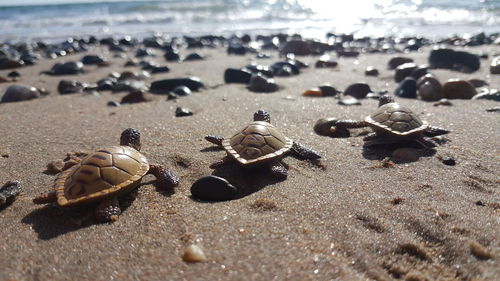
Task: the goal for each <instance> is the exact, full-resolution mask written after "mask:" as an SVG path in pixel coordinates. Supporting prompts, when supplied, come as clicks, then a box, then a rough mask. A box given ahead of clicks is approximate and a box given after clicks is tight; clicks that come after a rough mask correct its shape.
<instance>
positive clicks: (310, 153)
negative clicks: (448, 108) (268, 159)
mask: <svg viewBox="0 0 500 281" xmlns="http://www.w3.org/2000/svg"><path fill="white" fill-rule="evenodd" d="M292 150H293V151H294V152H295V153H297V154H298V155H300V156H302V157H304V158H306V159H311V160H314V159H319V158H321V155H319V154H318V153H317V152H316V151H314V150H313V149H311V148H309V147H307V146H305V145H303V144H301V143H299V142H296V141H294V142H293V145H292Z"/></svg>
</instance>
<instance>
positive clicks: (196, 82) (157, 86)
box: [151, 77, 204, 94]
mask: <svg viewBox="0 0 500 281" xmlns="http://www.w3.org/2000/svg"><path fill="white" fill-rule="evenodd" d="M178 86H186V87H188V88H189V89H191V91H198V89H200V88H203V87H204V85H203V83H202V82H201V81H200V79H199V78H196V77H190V78H173V79H165V80H158V81H154V82H153V83H151V92H152V93H155V94H168V93H169V92H170V91H172V90H173V89H175V88H176V87H178Z"/></svg>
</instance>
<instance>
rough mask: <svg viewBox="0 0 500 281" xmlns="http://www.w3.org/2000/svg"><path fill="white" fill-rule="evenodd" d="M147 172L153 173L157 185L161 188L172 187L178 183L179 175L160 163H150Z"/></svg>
mask: <svg viewBox="0 0 500 281" xmlns="http://www.w3.org/2000/svg"><path fill="white" fill-rule="evenodd" d="M148 174H153V175H154V176H155V177H156V180H157V186H158V187H160V188H163V189H168V188H172V187H174V186H176V185H178V184H179V181H180V180H179V177H177V176H176V175H175V174H174V173H173V172H172V171H170V170H168V169H166V168H164V167H163V166H160V165H150V166H149V171H148Z"/></svg>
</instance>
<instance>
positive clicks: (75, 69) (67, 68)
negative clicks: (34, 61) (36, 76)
mask: <svg viewBox="0 0 500 281" xmlns="http://www.w3.org/2000/svg"><path fill="white" fill-rule="evenodd" d="M83 71H84V70H83V63H81V62H79V61H76V62H75V61H70V62H65V63H56V64H55V65H54V66H52V68H51V69H50V70H49V71H46V72H43V73H45V74H50V75H74V74H79V73H83Z"/></svg>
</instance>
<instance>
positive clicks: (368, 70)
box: [365, 66, 379, 76]
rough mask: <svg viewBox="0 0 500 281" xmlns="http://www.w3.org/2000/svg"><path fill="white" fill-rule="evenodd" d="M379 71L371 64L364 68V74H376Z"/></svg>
mask: <svg viewBox="0 0 500 281" xmlns="http://www.w3.org/2000/svg"><path fill="white" fill-rule="evenodd" d="M378 74H379V72H378V69H376V68H375V67H373V66H368V67H367V68H366V69H365V75H366V76H378Z"/></svg>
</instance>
